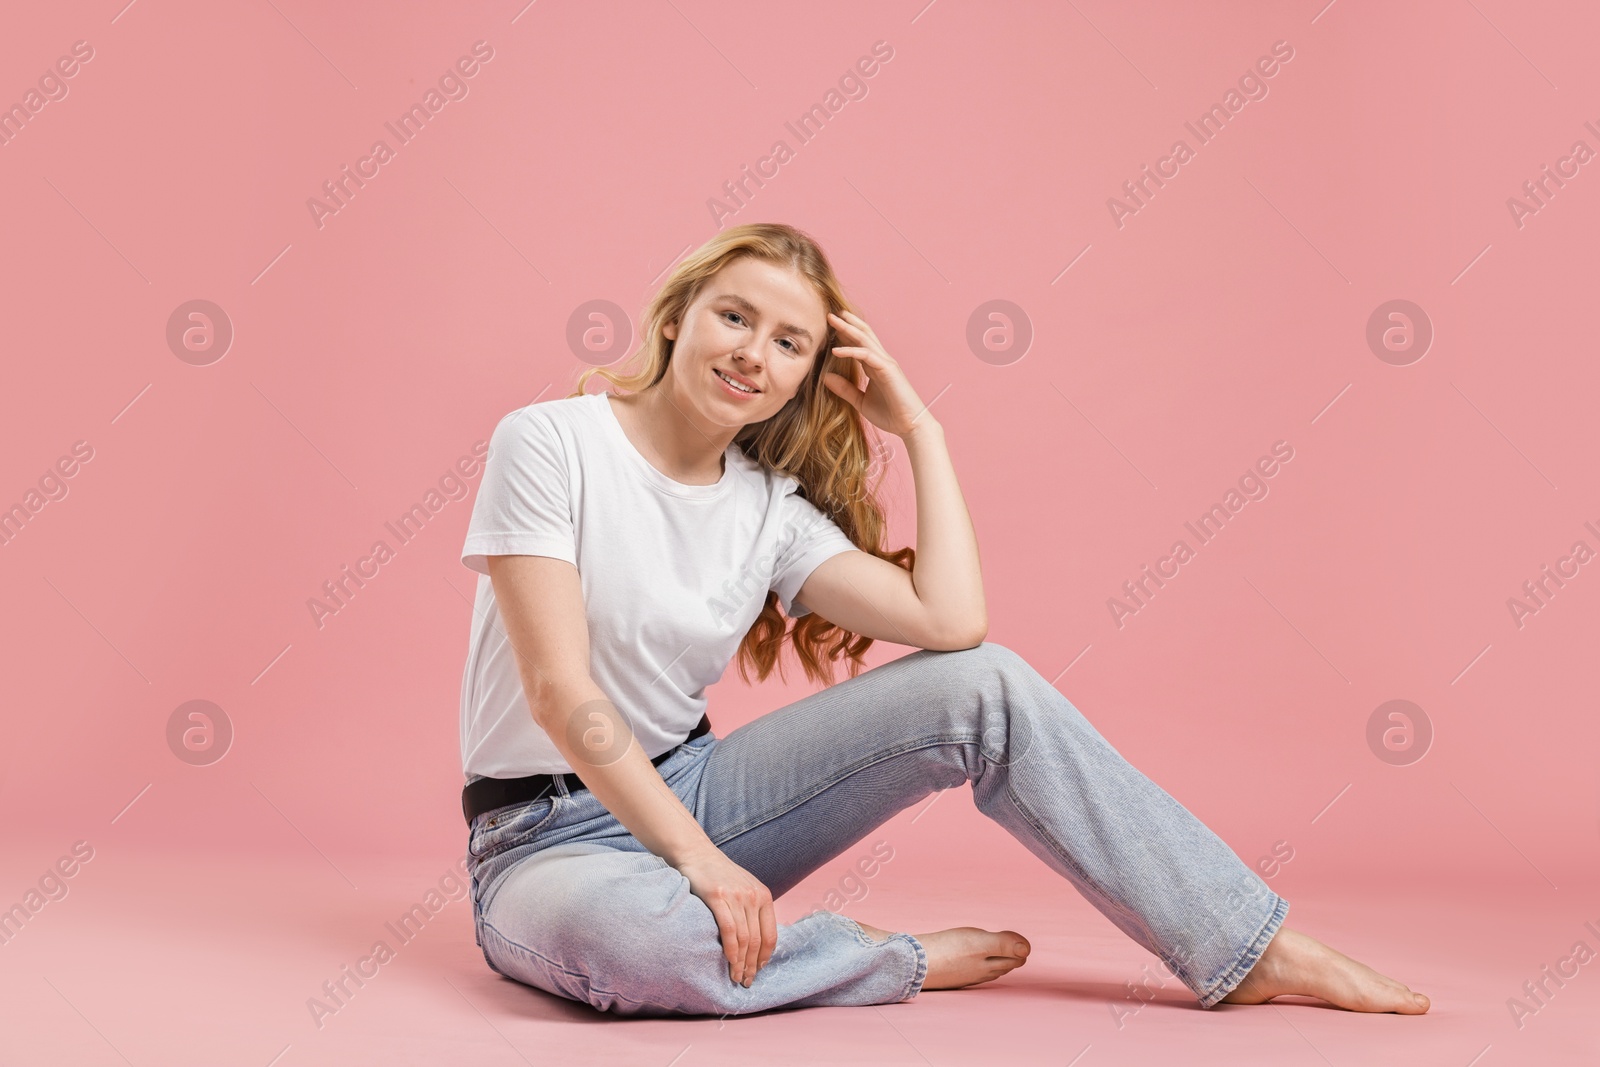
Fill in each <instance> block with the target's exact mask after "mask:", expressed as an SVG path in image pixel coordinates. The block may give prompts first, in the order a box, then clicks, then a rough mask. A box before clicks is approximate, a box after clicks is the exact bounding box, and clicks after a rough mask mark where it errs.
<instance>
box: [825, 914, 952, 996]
mask: <svg viewBox="0 0 1600 1067" xmlns="http://www.w3.org/2000/svg"><path fill="white" fill-rule="evenodd" d="M827 914H829V915H831V916H833V917H834V918H835V919H839V920H841V921H842V922H843V923H844V925H846V926H848V927H849V928H850V931H851V933H853V934H855V935H856V940H858V941H860V942H861V943H862V944H863V945H871V946H872V947H873V948H884V947H886V946H889V945H893V944H896V943H900V944H905V945H909V946H911V951H912V952H913V953H914V954H915V955H914V956H913V957H912V959H913V961H914V964H915V966H914V967H913V968H912V971H911V980H910V981H908V982H907V983H906V984H905V989H904V991H903V992H901V994H900V995H899V996H897V997H895V998H894V999H893V1000H891V1001H887V1003H890V1004H900V1003H904V1002H905V1001H908V1000H910V999H911V998H912V997H914V996H916V995H917V994H918V993H920V992H922V983H923V982H925V981H927V979H928V953H927V951H926V950H925V949H924V948H923V947H922V942H921V941H918V940H917V939H916V938H914V937H912V936H911V935H910V934H890V935H889V936H888V937H886V938H884V939H883V940H882V941H879V940H877V939H875V938H871V937H868V936H867V932H866V931H865V930H863V929H862V928H861V924H860V923H858V922H856V921H855V920H854V919H852V918H850V916H848V915H841V914H839V913H838V912H836V911H828V912H827Z"/></svg>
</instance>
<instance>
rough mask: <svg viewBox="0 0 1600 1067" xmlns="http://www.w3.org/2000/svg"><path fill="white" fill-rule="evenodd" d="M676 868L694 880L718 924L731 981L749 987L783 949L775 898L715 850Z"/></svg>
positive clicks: (693, 888)
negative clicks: (780, 946)
mask: <svg viewBox="0 0 1600 1067" xmlns="http://www.w3.org/2000/svg"><path fill="white" fill-rule="evenodd" d="M672 866H674V867H676V868H677V869H678V873H679V874H681V875H683V876H684V877H685V878H687V879H689V889H690V891H692V892H693V893H694V895H695V896H697V897H699V898H700V899H701V900H702V901H704V902H705V905H706V907H708V908H710V909H711V914H712V916H714V917H715V918H716V920H717V929H718V930H719V931H720V932H721V934H722V954H723V955H724V956H726V957H727V958H728V975H729V977H731V978H732V979H733V981H734V982H735V983H736V984H738V985H743V986H746V987H748V986H749V985H750V983H751V982H753V981H755V977H756V972H757V971H759V970H760V969H761V968H762V967H765V966H766V965H767V960H769V959H771V958H772V953H773V950H774V949H776V948H777V947H778V919H777V914H776V912H775V911H774V910H773V907H772V893H771V892H770V891H769V890H768V889H767V887H766V886H765V885H763V884H762V883H761V880H760V879H759V878H757V877H756V876H755V875H753V874H751V873H750V872H749V871H747V870H745V869H744V868H743V867H741V866H739V865H738V864H737V863H735V862H733V861H732V860H730V859H729V858H728V857H727V856H725V855H724V854H723V852H722V850H721V849H719V848H717V847H716V846H715V845H707V846H706V847H705V848H703V849H701V850H699V851H698V852H694V853H691V854H690V855H688V856H686V857H684V858H683V859H682V860H680V861H679V862H677V863H674V864H673V865H672Z"/></svg>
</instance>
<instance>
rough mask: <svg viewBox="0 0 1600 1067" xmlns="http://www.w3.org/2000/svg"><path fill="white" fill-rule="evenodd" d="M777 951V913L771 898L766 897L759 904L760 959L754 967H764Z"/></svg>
mask: <svg viewBox="0 0 1600 1067" xmlns="http://www.w3.org/2000/svg"><path fill="white" fill-rule="evenodd" d="M777 950H778V913H777V909H776V908H774V907H773V905H772V898H771V897H768V898H767V899H766V900H764V901H762V903H761V958H760V959H759V960H758V961H757V962H756V967H757V968H758V969H759V968H762V967H765V966H766V965H767V961H768V960H770V959H772V954H773V953H774V952H776V951H777Z"/></svg>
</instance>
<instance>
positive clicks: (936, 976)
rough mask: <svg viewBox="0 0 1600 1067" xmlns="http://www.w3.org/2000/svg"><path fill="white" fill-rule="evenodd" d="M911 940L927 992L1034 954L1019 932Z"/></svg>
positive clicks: (960, 932) (968, 932) (990, 976)
mask: <svg viewBox="0 0 1600 1067" xmlns="http://www.w3.org/2000/svg"><path fill="white" fill-rule="evenodd" d="M856 925H857V926H859V927H861V929H862V930H863V931H865V932H866V934H867V936H869V937H872V938H875V939H877V940H880V941H881V940H883V939H884V938H886V937H889V936H890V933H889V931H887V930H880V929H878V928H877V927H876V926H868V925H867V924H866V923H864V922H862V921H861V920H859V919H857V920H856ZM911 936H912V937H915V938H916V939H917V940H918V941H920V942H922V948H923V951H924V952H926V953H927V956H928V974H927V977H925V978H924V979H923V980H922V988H923V989H960V988H962V987H963V986H969V985H981V984H983V983H984V982H992V981H994V980H995V979H996V978H999V977H1000V976H1001V975H1002V974H1005V973H1006V972H1007V971H1012V970H1015V969H1016V968H1018V967H1021V966H1022V964H1023V962H1024V961H1025V960H1026V959H1027V958H1028V953H1029V952H1031V951H1033V946H1032V945H1030V944H1029V943H1028V939H1027V938H1025V937H1023V936H1022V935H1021V934H1019V933H1017V932H1016V931H1015V930H1002V931H1000V932H999V933H994V932H992V931H989V930H980V929H978V928H977V927H976V926H957V927H955V928H953V929H950V930H940V931H938V932H936V933H931V934H912V935H911ZM1263 955H1265V954H1264V953H1263Z"/></svg>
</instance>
